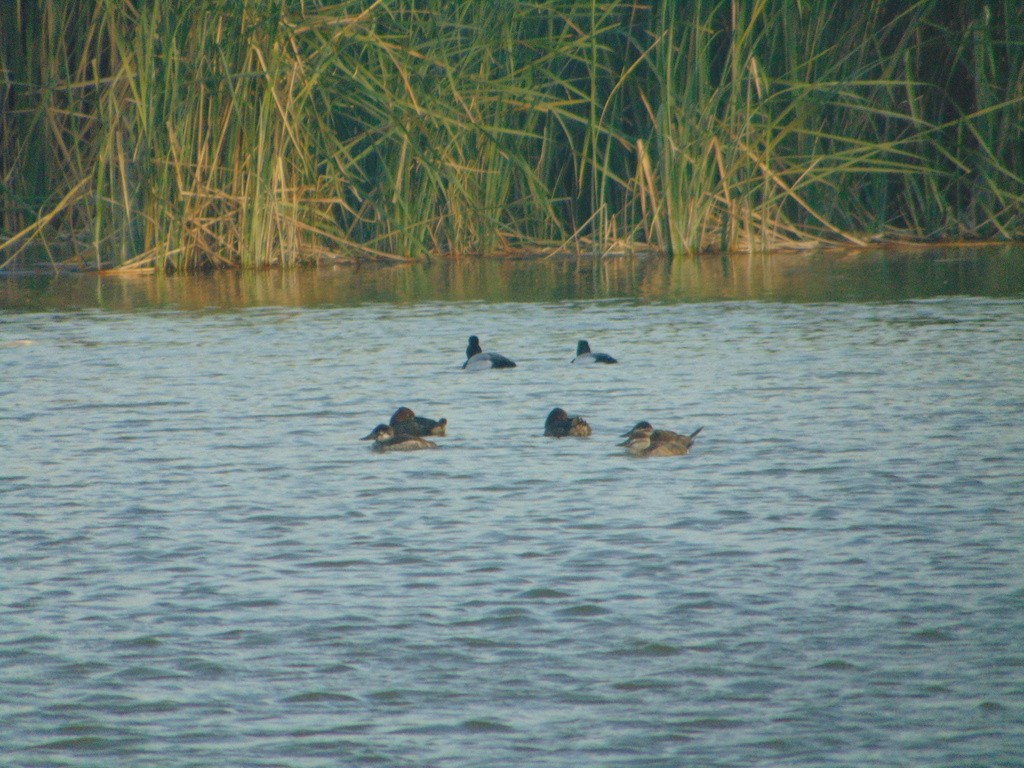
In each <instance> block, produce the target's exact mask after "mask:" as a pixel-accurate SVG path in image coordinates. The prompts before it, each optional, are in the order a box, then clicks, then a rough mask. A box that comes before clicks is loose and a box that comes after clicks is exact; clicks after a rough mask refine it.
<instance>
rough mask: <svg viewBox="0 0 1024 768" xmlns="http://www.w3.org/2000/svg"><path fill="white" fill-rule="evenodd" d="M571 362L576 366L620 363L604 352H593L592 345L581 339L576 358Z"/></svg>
mask: <svg viewBox="0 0 1024 768" xmlns="http://www.w3.org/2000/svg"><path fill="white" fill-rule="evenodd" d="M569 362H571V363H575V364H576V365H593V364H594V363H609V364H610V363H617V362H619V361H618V360H616V359H615V358H614V357H612V356H611V355H606V354H605V353H604V352H591V351H590V343H589V342H588V341H587V340H586V339H580V340H579V341H578V342H577V343H576V357H574V358H573V359H572V360H570V361H569Z"/></svg>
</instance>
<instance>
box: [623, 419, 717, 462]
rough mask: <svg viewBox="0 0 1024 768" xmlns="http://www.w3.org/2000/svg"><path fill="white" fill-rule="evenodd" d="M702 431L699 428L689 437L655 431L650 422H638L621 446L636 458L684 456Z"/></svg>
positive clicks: (662, 430)
mask: <svg viewBox="0 0 1024 768" xmlns="http://www.w3.org/2000/svg"><path fill="white" fill-rule="evenodd" d="M702 429H704V427H698V428H697V430H696V431H694V432H691V433H690V434H689V435H680V434H678V433H676V432H670V431H669V430H667V429H655V428H654V427H652V426H651V423H650V422H649V421H638V422H637V423H636V426H634V427H633V428H632V429H631V430H629V432H627V433H626V434H624V435H623V437H625V438H626V441H625V442H623V443H619V445H624V446H625V447H626V450H627V451H629V452H630V453H631V454H633V455H634V456H684V455H686V453H687V452H688V451H689V450H690V446H692V445H693V439H694V438H695V437H696V436H697V435H698V434H700V431H701V430H702Z"/></svg>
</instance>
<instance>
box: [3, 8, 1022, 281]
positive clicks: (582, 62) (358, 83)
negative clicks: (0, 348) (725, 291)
mask: <svg viewBox="0 0 1024 768" xmlns="http://www.w3.org/2000/svg"><path fill="white" fill-rule="evenodd" d="M0 9H2V11H0V17H2V24H0V110H2V112H0V268H3V267H4V266H7V267H10V266H12V265H19V264H24V263H28V262H31V261H32V260H38V259H43V260H49V261H53V262H59V261H69V262H72V263H77V262H81V261H84V262H86V263H88V264H91V265H94V266H97V267H115V266H135V267H138V266H156V267H159V268H163V269H195V268H208V267H217V266H243V267H260V266H272V265H274V266H276V265H283V266H287V265H292V264H297V263H302V262H308V261H320V260H324V259H339V258H341V259H350V258H366V257H375V258H386V259H392V258H423V257H426V256H430V255H435V254H441V255H449V256H461V255H468V254H488V255H490V254H501V253H506V252H512V251H522V250H527V251H529V250H533V249H557V248H565V249H573V250H586V251H588V252H590V251H593V252H606V251H609V250H618V251H621V250H629V249H651V248H653V249H657V250H661V251H664V252H666V253H669V254H673V255H676V254H686V253H694V252H697V251H701V250H708V249H720V250H737V249H763V248H777V247H784V246H789V245H795V244H806V243H813V242H819V241H837V242H849V243H864V242H867V241H879V240H899V239H942V238H950V239H981V238H985V239H1015V238H1019V237H1020V236H1021V234H1022V233H1024V133H1022V132H1024V127H1022V126H1024V3H1021V2H1019V0H992V1H991V2H982V0H962V1H961V2H955V3H951V2H948V1H947V0H920V1H919V2H891V1H883V0H865V1H864V2H855V3H837V2H833V1H832V0H775V1H774V2H767V0H751V1H750V2H741V1H740V0H733V1H732V2H729V1H727V0H717V1H713V0H690V1H688V2H682V1H681V2H671V1H670V0H666V2H654V1H652V2H640V1H637V2H627V1H625V0H623V1H621V2H619V1H614V0H610V1H607V2H598V1H597V0H591V1H589V2H583V1H577V2H572V1H571V0H502V2H496V1H495V2H441V1H440V0H377V1H376V2H373V1H372V0H347V1H346V0H343V1H342V2H334V3H328V2H316V1H315V0H304V1H303V0H285V1H278V2H257V1H256V0H230V1H227V0H220V1H212V2H211V1H207V2H199V1H190V0H177V1H174V0H152V1H151V2H142V1H141V0H136V2H122V1H121V0H73V1H72V2H59V3H58V2H54V0H36V1H35V2H28V1H27V0H0Z"/></svg>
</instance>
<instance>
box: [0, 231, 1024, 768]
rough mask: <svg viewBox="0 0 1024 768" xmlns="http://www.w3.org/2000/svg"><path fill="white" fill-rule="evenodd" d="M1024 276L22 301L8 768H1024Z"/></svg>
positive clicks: (8, 433) (927, 265)
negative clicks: (411, 417) (407, 420)
mask: <svg viewBox="0 0 1024 768" xmlns="http://www.w3.org/2000/svg"><path fill="white" fill-rule="evenodd" d="M1022 263H1024V253H1022V252H1021V251H1020V250H1017V251H1012V250H996V251H991V250H989V251H984V250H979V251H959V252H957V251H950V252H938V251H935V252H932V251H928V252H919V253H914V254H909V255H907V254H886V253H875V254H863V255H858V256H843V257H838V256H812V257H807V256H799V257H773V258H766V259H737V260H732V261H725V262H723V261H720V260H713V261H698V262H684V263H681V264H677V265H675V266H665V265H663V264H661V263H659V262H653V261H647V262H644V261H634V260H611V261H608V262H605V263H601V264H596V265H595V264H592V263H583V264H576V263H567V262H529V263H526V262H515V263H495V262H487V263H484V264H477V263H471V264H464V265H461V266H460V265H435V266H432V267H426V268H415V269H407V268H406V269H397V268H396V269H391V268H389V269H363V270H357V271H350V270H339V271H337V272H324V273H319V274H310V273H268V274H258V275H244V276H239V275H233V274H232V275H227V274H225V275H213V276H207V277H201V278H174V279H171V278H165V277H157V276H141V277H136V278H132V279H117V278H97V277H95V276H79V277H62V278H59V279H56V278H51V277H41V276H24V277H18V278H8V279H6V280H0V306H2V307H3V311H2V313H0V584H2V586H0V755H2V757H0V764H3V765H11V766H58V765H59V766H133V767H136V766H154V767H156V766H161V767H166V766H213V765H236V766H295V767H307V766H324V767H326V766H424V767H426V766H446V767H447V766H583V765H586V766H591V765H593V766H663V767H665V768H669V767H675V766H850V767H851V768H853V767H854V766H856V767H861V766H869V765H877V766H896V765H905V766H950V767H952V766H957V767H958V768H959V767H961V766H987V767H991V766H1006V767H1007V768H1008V767H1009V766H1020V765H1022V764H1024V366H1022V363H1024V267H1022ZM471 333H475V334H478V335H479V336H480V337H481V340H482V342H483V345H484V348H485V349H492V350H495V351H499V352H502V353H503V354H505V355H507V356H509V357H512V358H513V359H515V360H516V361H517V362H518V367H517V368H515V369H513V370H509V371H486V372H481V373H465V372H463V371H461V370H460V369H459V366H460V365H461V363H462V361H463V359H464V349H465V345H466V337H467V336H468V335H469V334H471ZM582 338H586V339H590V341H591V342H592V345H593V346H594V348H595V349H597V350H601V351H606V352H609V353H611V354H613V355H615V356H616V357H618V358H619V359H620V361H621V362H620V364H619V365H616V366H595V367H588V368H578V367H576V366H571V365H569V359H570V358H571V357H572V355H573V352H574V349H575V344H576V341H577V339H582ZM399 405H407V406H410V407H412V408H413V409H415V410H416V411H417V413H420V414H422V415H426V416H431V417H434V418H438V417H440V416H445V417H447V418H448V419H449V436H448V437H445V438H437V442H438V443H439V445H440V446H441V448H440V450H436V451H422V452H417V453H408V454H386V455H379V454H374V453H372V452H371V451H370V450H369V448H368V444H367V443H366V442H361V441H360V440H359V439H358V438H360V437H362V436H363V435H365V434H366V433H367V432H368V431H369V430H370V429H371V428H372V427H373V426H374V425H375V424H376V423H378V422H380V421H386V420H387V417H388V416H389V415H390V414H391V412H392V411H394V410H395V408H397V407H398V406H399ZM554 406H561V407H564V408H566V409H567V410H568V411H569V412H570V413H579V414H581V415H583V416H584V417H585V418H586V419H587V420H588V421H589V422H590V424H591V425H592V427H593V429H594V434H593V436H592V437H590V438H586V439H565V440H553V439H550V438H544V437H542V436H541V433H542V431H543V422H544V417H545V415H546V414H547V412H548V411H549V410H550V409H551V408H552V407H554ZM640 419H648V420H650V421H652V422H653V423H654V424H655V426H658V427H665V428H670V429H675V430H678V431H687V432H689V431H692V430H693V429H696V428H697V427H698V426H703V427H704V431H703V432H702V433H701V435H700V436H699V437H698V438H697V442H696V445H695V447H694V449H693V450H692V452H691V453H690V454H689V455H688V456H684V457H673V458H661V459H653V458H652V459H636V458H632V457H630V456H627V455H625V454H624V453H623V452H622V450H623V449H622V448H620V447H618V446H617V443H618V442H619V441H620V440H621V438H620V437H619V435H620V433H622V432H624V431H626V430H627V429H628V428H629V427H631V426H632V425H633V423H635V422H636V421H638V420H640Z"/></svg>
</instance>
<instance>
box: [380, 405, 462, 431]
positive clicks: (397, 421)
mask: <svg viewBox="0 0 1024 768" xmlns="http://www.w3.org/2000/svg"><path fill="white" fill-rule="evenodd" d="M447 427H448V419H438V420H437V421H435V420H434V419H428V418H427V417H425V416H417V415H416V414H415V413H413V410H412V408H406V407H405V406H404V405H403V406H402V407H401V408H399V409H398V410H397V411H395V412H394V413H393V414H392V415H391V428H392V429H393V430H394V431H395V434H396V435H409V436H411V437H427V436H428V435H433V436H436V437H444V433H445V429H446V428H447Z"/></svg>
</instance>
